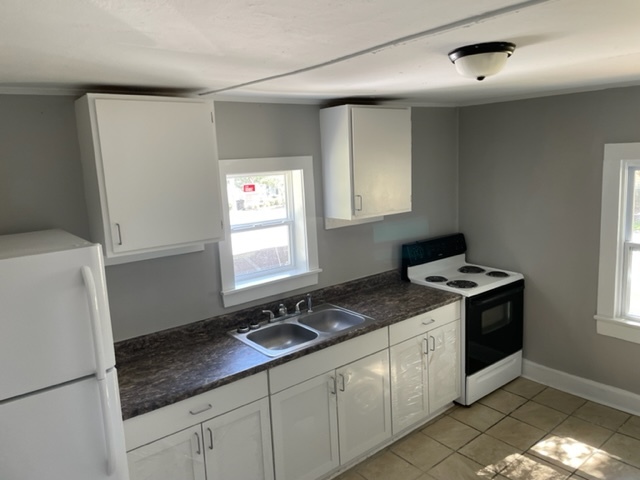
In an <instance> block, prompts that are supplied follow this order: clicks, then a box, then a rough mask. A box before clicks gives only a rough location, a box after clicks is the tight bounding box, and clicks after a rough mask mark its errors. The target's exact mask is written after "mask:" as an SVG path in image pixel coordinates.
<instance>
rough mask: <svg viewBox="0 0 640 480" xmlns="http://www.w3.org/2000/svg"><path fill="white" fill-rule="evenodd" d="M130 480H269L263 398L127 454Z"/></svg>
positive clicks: (266, 403) (266, 410) (266, 413)
mask: <svg viewBox="0 0 640 480" xmlns="http://www.w3.org/2000/svg"><path fill="white" fill-rule="evenodd" d="M127 456H128V459H129V472H130V476H131V480H147V479H153V480H246V479H252V480H253V479H255V480H267V479H269V480H272V479H273V463H272V460H271V434H270V429H269V400H268V399H267V398H263V399H262V400H258V401H257V402H253V403H250V404H249V405H245V406H244V407H240V408H238V409H237V410H234V411H232V412H229V413H226V414H224V415H220V416H219V417H215V418H213V419H211V420H209V421H207V422H204V423H202V424H199V425H196V426H194V427H191V428H187V429H186V430H182V431H181V432H178V433H174V434H173V435H169V436H168V437H165V438H162V439H160V440H156V441H155V442H152V443H150V444H148V445H145V446H143V447H140V448H137V449H135V450H132V451H130V452H129V453H128V454H127Z"/></svg>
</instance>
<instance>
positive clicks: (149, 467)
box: [127, 425, 206, 480]
mask: <svg viewBox="0 0 640 480" xmlns="http://www.w3.org/2000/svg"><path fill="white" fill-rule="evenodd" d="M127 457H128V461H129V476H130V477H131V480H205V478H206V477H205V467H204V446H203V443H202V430H201V428H200V425H196V426H194V427H191V428H187V429H186V430H182V431H180V432H178V433H174V434H173V435H169V436H168V437H164V438H161V439H160V440H156V441H155V442H153V443H150V444H148V445H144V446H142V447H140V448H136V449H135V450H132V451H130V452H129V453H128V454H127Z"/></svg>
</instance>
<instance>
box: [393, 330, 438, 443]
mask: <svg viewBox="0 0 640 480" xmlns="http://www.w3.org/2000/svg"><path fill="white" fill-rule="evenodd" d="M427 348H428V344H427V337H426V336H425V335H418V336H415V337H413V338H410V339H409V340H405V341H404V342H401V343H398V344H397V345H393V346H392V347H391V348H390V349H389V351H390V355H391V412H392V419H393V433H394V435H395V434H396V433H398V432H401V431H402V430H404V429H405V428H407V427H409V426H411V425H413V424H415V423H417V422H419V421H420V420H422V419H423V418H426V417H427V416H428V415H429V389H428V383H427V380H428V378H427V362H426V351H427Z"/></svg>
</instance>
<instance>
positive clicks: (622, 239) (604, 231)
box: [594, 143, 640, 343]
mask: <svg viewBox="0 0 640 480" xmlns="http://www.w3.org/2000/svg"><path fill="white" fill-rule="evenodd" d="M637 168H640V143H618V144H607V145H605V149H604V162H603V169H602V210H601V220H600V258H599V270H598V297H597V312H596V315H595V316H594V318H595V319H596V327H597V332H598V333H599V334H602V335H608V336H612V337H616V338H620V339H622V340H627V341H631V342H635V343H640V318H639V317H635V316H632V315H629V314H628V313H627V309H628V302H629V293H628V289H629V287H630V282H629V279H628V274H629V273H628V269H629V262H630V261H631V257H630V249H629V246H630V244H631V242H630V237H629V235H630V231H631V229H630V225H631V223H630V221H629V218H630V212H629V209H630V207H631V205H632V198H633V197H632V193H631V192H630V186H631V178H630V175H629V172H630V171H631V170H632V169H637ZM634 245H635V246H636V247H640V246H639V245H638V244H634Z"/></svg>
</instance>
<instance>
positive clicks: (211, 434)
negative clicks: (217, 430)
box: [207, 428, 213, 450]
mask: <svg viewBox="0 0 640 480" xmlns="http://www.w3.org/2000/svg"><path fill="white" fill-rule="evenodd" d="M207 432H209V450H213V430H211V429H210V428H207Z"/></svg>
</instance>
